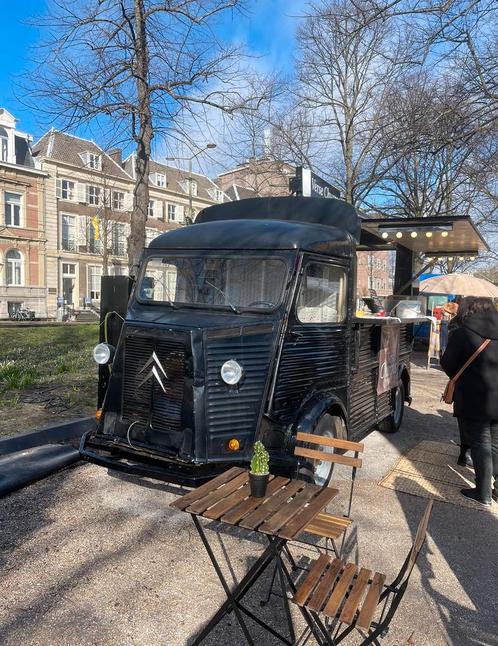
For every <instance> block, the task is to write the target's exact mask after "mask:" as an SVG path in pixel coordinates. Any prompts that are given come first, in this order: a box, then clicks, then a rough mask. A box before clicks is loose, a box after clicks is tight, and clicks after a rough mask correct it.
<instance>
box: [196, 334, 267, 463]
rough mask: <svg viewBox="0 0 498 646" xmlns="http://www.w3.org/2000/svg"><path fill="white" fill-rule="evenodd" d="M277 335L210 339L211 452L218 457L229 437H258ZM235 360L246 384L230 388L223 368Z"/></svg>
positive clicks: (208, 408)
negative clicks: (222, 373) (229, 361)
mask: <svg viewBox="0 0 498 646" xmlns="http://www.w3.org/2000/svg"><path fill="white" fill-rule="evenodd" d="M272 342H273V333H271V334H267V333H266V334H257V333H255V334H245V335H244V334H243V333H242V336H238V335H237V336H233V335H232V336H229V337H222V336H213V337H209V336H208V337H207V339H206V421H207V428H208V452H215V453H216V454H218V452H219V450H220V448H221V447H222V445H223V444H224V442H225V440H226V439H227V438H229V437H232V436H236V437H237V438H242V439H243V438H244V437H245V438H248V439H249V438H251V439H252V437H253V436H254V433H255V430H256V425H257V422H258V418H259V413H260V409H261V406H262V403H263V394H264V389H265V384H266V380H267V378H268V371H269V366H270V360H271V354H272ZM229 359H235V360H236V361H237V362H238V363H240V365H241V366H242V367H243V369H244V376H243V378H242V381H241V383H240V384H238V385H237V386H228V385H227V384H225V382H224V381H223V380H222V379H221V375H220V370H221V366H222V365H223V364H224V363H225V361H228V360H229Z"/></svg>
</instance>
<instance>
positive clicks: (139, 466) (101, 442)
mask: <svg viewBox="0 0 498 646" xmlns="http://www.w3.org/2000/svg"><path fill="white" fill-rule="evenodd" d="M80 455H81V457H82V459H83V460H86V461H87V462H92V463H93V464H98V465H100V466H102V467H107V468H108V469H115V470H117V471H122V472H124V473H129V474H132V475H136V476H141V477H147V478H154V479H156V480H162V481H164V482H171V483H173V484H179V485H183V486H186V487H198V486H199V485H201V484H203V483H204V482H207V481H208V480H211V479H212V478H214V477H215V476H217V475H219V474H220V473H223V471H226V469H228V468H230V467H233V466H236V465H237V464H242V463H236V462H226V463H219V462H216V463H211V464H193V463H186V462H180V461H175V460H171V459H168V458H166V457H163V456H160V455H157V454H155V453H154V452H152V451H147V450H145V449H138V448H137V449H136V448H133V449H132V448H131V447H128V446H127V445H126V443H125V442H119V441H116V439H115V438H113V439H111V438H110V437H109V438H108V437H106V436H105V435H100V434H98V433H96V432H95V431H89V432H87V433H85V434H84V435H83V436H82V438H81V441H80Z"/></svg>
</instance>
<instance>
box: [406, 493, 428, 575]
mask: <svg viewBox="0 0 498 646" xmlns="http://www.w3.org/2000/svg"><path fill="white" fill-rule="evenodd" d="M432 504H433V500H432V498H431V499H430V500H429V502H428V503H427V506H426V508H425V511H424V513H423V514H422V518H421V519H420V522H419V524H418V527H417V533H416V534H415V538H414V540H413V545H412V549H411V551H410V555H409V557H408V569H409V570H410V571H411V570H412V569H413V566H414V565H415V563H416V561H417V558H418V555H419V554H420V550H421V549H422V546H423V544H424V542H425V537H426V535H427V526H428V524H429V518H430V517H431V512H432Z"/></svg>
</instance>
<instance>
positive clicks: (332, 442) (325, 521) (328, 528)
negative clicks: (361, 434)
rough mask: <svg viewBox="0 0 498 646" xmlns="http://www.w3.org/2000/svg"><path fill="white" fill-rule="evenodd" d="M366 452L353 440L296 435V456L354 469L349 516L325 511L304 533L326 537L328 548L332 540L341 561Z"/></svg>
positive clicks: (352, 471)
mask: <svg viewBox="0 0 498 646" xmlns="http://www.w3.org/2000/svg"><path fill="white" fill-rule="evenodd" d="M300 444H305V446H300ZM310 445H311V446H321V447H324V449H325V450H322V451H320V450H317V449H315V448H311V447H310ZM336 451H340V453H337V452H336ZM349 452H352V453H353V454H354V455H353V456H350V455H347V453H349ZM362 452H363V444H361V443H359V442H350V441H349V440H340V439H337V438H333V437H325V436H322V435H311V434H310V433H298V434H297V436H296V447H295V449H294V455H296V456H297V457H299V458H305V459H306V461H307V462H308V463H309V461H310V460H311V461H312V463H311V466H313V463H315V464H316V463H317V462H330V463H331V464H342V465H345V466H347V467H351V485H350V490H349V501H348V508H347V513H346V514H345V515H344V516H334V515H332V514H328V513H326V512H322V513H320V514H318V515H317V516H315V518H314V519H313V520H312V522H311V523H310V524H309V525H307V526H306V527H305V529H304V530H303V531H305V532H307V533H308V534H312V535H314V536H319V537H322V538H325V543H326V548H328V541H329V540H330V542H331V543H332V548H333V550H334V553H335V555H336V556H337V558H339V557H340V555H341V554H342V549H343V547H344V540H345V538H346V533H347V530H348V529H349V528H350V527H351V525H352V523H353V521H352V519H351V507H352V504H353V493H354V485H355V481H356V471H357V470H358V469H359V468H360V467H361V465H362V459H361V458H360V457H359V455H360V453H362ZM301 466H302V465H301ZM331 474H332V471H331V472H330V473H329V477H328V478H327V479H326V481H325V483H324V485H323V486H324V487H327V486H328V484H329V482H330V478H331ZM341 536H342V541H341V547H340V550H339V551H338V550H337V545H336V541H337V540H338V539H339V538H341Z"/></svg>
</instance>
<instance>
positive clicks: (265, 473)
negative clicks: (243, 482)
mask: <svg viewBox="0 0 498 646" xmlns="http://www.w3.org/2000/svg"><path fill="white" fill-rule="evenodd" d="M269 459H270V456H269V455H268V451H267V450H266V449H265V447H264V444H263V443H262V442H255V443H254V453H253V456H252V459H251V470H250V471H249V482H250V485H251V495H252V496H254V498H264V497H265V495H266V487H267V486H268V478H269V476H270V472H269V470H268V462H269Z"/></svg>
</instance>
